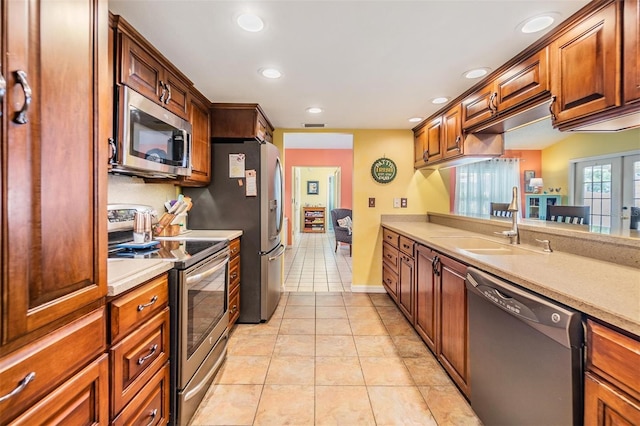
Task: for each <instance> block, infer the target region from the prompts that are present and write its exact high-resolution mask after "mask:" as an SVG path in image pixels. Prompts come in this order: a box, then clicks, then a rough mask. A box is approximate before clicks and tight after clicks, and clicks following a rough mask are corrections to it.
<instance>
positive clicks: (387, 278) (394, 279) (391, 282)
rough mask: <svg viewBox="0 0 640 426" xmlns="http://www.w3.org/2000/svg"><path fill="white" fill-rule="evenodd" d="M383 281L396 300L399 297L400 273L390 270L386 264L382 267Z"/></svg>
mask: <svg viewBox="0 0 640 426" xmlns="http://www.w3.org/2000/svg"><path fill="white" fill-rule="evenodd" d="M382 283H383V284H384V286H385V287H387V290H389V292H391V297H392V298H393V299H394V300H395V299H396V298H397V297H398V296H397V295H398V274H396V273H395V272H393V271H392V270H390V269H389V268H388V267H387V266H386V265H384V266H383V267H382Z"/></svg>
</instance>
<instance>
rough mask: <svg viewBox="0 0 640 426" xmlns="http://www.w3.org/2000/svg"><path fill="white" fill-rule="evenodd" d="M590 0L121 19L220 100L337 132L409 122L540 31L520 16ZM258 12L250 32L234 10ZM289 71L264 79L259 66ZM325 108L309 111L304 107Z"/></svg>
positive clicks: (173, 11) (225, 8) (369, 5)
mask: <svg viewBox="0 0 640 426" xmlns="http://www.w3.org/2000/svg"><path fill="white" fill-rule="evenodd" d="M586 3H587V1H586V0H548V1H547V0H501V1H490V0H472V1H466V0H440V1H437V0H416V1H409V0H407V1H405V0H377V1H364V0H363V1H361V0H343V1H333V0H315V1H314V0H295V1H294V0H289V1H277V0H274V1H267V0H265V1H253V2H244V1H237V0H236V1H218V0H195V1H194V0H126V1H123V0H120V1H113V0H112V1H110V3H109V8H110V10H111V11H112V12H113V13H115V14H120V15H122V16H123V17H124V18H125V19H126V20H127V21H129V22H130V23H131V24H132V25H133V26H134V27H135V28H136V29H138V31H139V32H140V33H141V34H143V35H144V36H145V37H146V38H147V39H148V40H149V41H150V42H151V43H152V44H153V45H154V46H156V48H158V50H160V51H161V52H163V54H164V55H165V56H166V57H167V58H168V59H169V60H170V61H172V62H173V63H174V64H175V65H176V66H177V67H178V68H179V69H180V70H181V71H182V72H184V74H186V75H187V76H188V77H189V78H190V79H191V80H192V81H193V83H194V84H195V86H196V87H197V88H198V89H199V90H200V91H201V92H202V93H203V94H204V95H205V96H207V98H209V99H210V100H211V101H213V102H252V103H253V102H255V103H259V104H260V105H261V106H262V107H263V109H264V110H265V112H266V113H267V115H268V117H269V119H270V120H271V122H272V124H273V125H274V126H275V127H277V128H292V129H296V128H302V123H325V124H326V127H328V128H332V129H410V128H412V127H414V126H415V123H409V122H408V121H407V120H408V118H410V117H413V116H421V117H427V116H429V115H430V114H432V113H434V112H436V111H437V110H438V109H439V108H440V107H441V106H437V105H433V104H431V103H430V100H431V99H432V98H434V97H438V96H449V97H455V96H457V95H459V94H461V93H462V92H463V91H465V90H466V89H468V88H469V87H471V86H472V85H473V84H474V83H475V82H476V81H473V80H467V79H464V78H463V77H462V73H463V72H464V71H466V70H469V69H471V68H475V67H490V68H491V69H495V68H497V67H499V66H500V65H502V64H503V63H505V62H506V61H507V60H509V59H510V58H512V57H513V56H515V55H516V54H517V53H519V52H520V51H522V50H523V49H525V48H526V47H527V46H529V45H530V44H531V43H533V42H534V41H535V40H537V39H538V38H539V37H541V36H542V35H543V34H544V32H543V33H537V34H528V35H527V34H523V33H520V32H517V31H516V27H517V26H518V24H520V23H521V22H522V21H524V20H525V19H527V18H529V17H532V16H535V15H538V14H540V13H543V12H548V11H553V12H557V13H559V14H560V16H561V20H564V19H566V18H568V17H569V16H570V15H571V14H572V13H574V12H575V11H577V10H578V9H580V8H581V7H582V6H584V5H585V4H586ZM247 11H250V12H254V13H256V14H258V15H259V16H261V17H262V19H263V20H264V22H265V29H264V30H263V31H262V32H259V33H249V32H246V31H243V30H242V29H240V28H239V27H238V26H237V25H236V23H235V19H236V17H237V16H238V15H239V14H241V13H244V12H247ZM264 67H275V68H278V69H279V70H281V71H282V73H283V76H282V78H280V79H278V80H267V79H265V78H263V77H262V76H260V75H259V74H258V69H259V68H264ZM310 106H318V107H321V108H323V109H324V112H323V113H321V114H315V115H313V114H309V113H307V112H306V111H305V109H306V108H307V107H310Z"/></svg>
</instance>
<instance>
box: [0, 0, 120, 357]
mask: <svg viewBox="0 0 640 426" xmlns="http://www.w3.org/2000/svg"><path fill="white" fill-rule="evenodd" d="M5 12H6V13H7V16H6V17H7V18H8V19H4V20H3V25H6V26H7V28H5V29H4V31H5V32H4V33H5V34H11V37H7V38H5V42H6V48H7V51H6V52H2V56H1V58H0V61H2V69H3V75H4V77H5V78H6V80H7V93H6V97H5V105H6V111H7V113H6V114H4V115H3V116H2V117H0V120H2V127H5V128H6V135H7V140H6V145H5V146H4V148H3V149H4V150H5V151H4V153H3V157H2V159H1V162H2V163H1V167H0V168H1V169H2V170H3V177H2V179H3V185H2V193H1V196H2V201H1V202H0V205H2V210H3V213H2V214H3V216H2V229H3V236H2V241H1V243H0V244H1V247H2V248H1V250H2V258H3V261H2V278H1V280H2V281H1V287H2V289H1V291H0V293H2V298H1V301H0V303H1V307H0V315H1V317H0V318H1V322H2V324H1V325H2V327H0V335H1V336H0V343H1V344H7V343H8V342H12V341H16V340H17V339H19V338H21V337H23V336H27V335H28V334H29V333H32V332H34V331H36V330H38V329H40V331H39V333H42V332H43V330H47V329H52V328H54V327H56V326H60V325H62V324H64V323H65V321H67V320H68V319H69V318H70V317H69V316H70V314H72V313H74V312H75V311H77V310H79V309H80V308H83V307H84V308H87V309H88V308H89V306H90V305H91V306H94V305H95V306H97V305H99V304H100V303H101V299H102V298H103V297H104V296H105V295H106V292H107V277H106V270H107V253H106V249H107V226H106V215H105V212H106V192H107V191H106V189H107V168H106V165H107V151H106V148H107V139H108V137H109V128H110V122H111V119H112V111H110V110H108V109H107V107H108V105H109V96H110V93H109V91H108V90H109V78H110V73H109V70H108V57H107V49H108V40H107V37H108V18H107V17H108V12H107V2H106V1H102V0H79V1H73V2H62V3H61V2H30V1H27V0H16V1H10V2H6V3H5ZM70 16H73V25H70V24H69V17H70ZM69 46H73V48H69ZM3 47H4V45H3ZM7 52H11V54H8V53H7ZM19 72H20V73H22V76H23V80H22V83H21V82H20V81H18V77H17V76H18V73H19ZM26 85H29V86H30V88H31V91H32V92H31V94H32V97H31V103H30V105H29V107H28V109H27V108H24V107H23V106H24V105H25V93H26V92H27V90H23V86H26ZM20 109H22V110H23V111H24V114H23V116H22V118H24V120H18V119H17V118H18V112H19V110H20ZM18 121H22V122H18ZM3 143H5V142H3ZM102 300H103V299H102ZM30 339H31V337H30V336H28V337H25V338H24V339H21V340H20V343H16V344H22V343H26V342H27V341H28V340H30ZM0 352H2V351H0Z"/></svg>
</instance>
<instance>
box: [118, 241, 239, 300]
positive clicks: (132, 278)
mask: <svg viewBox="0 0 640 426" xmlns="http://www.w3.org/2000/svg"><path fill="white" fill-rule="evenodd" d="M241 235H242V231H240V230H228V231H227V230H223V231H216V230H190V231H187V232H185V233H184V234H181V235H178V236H176V237H162V238H157V239H158V240H182V239H185V238H187V239H191V240H233V239H234V238H238V237H239V236H241ZM171 268H173V262H171V261H167V260H160V259H109V260H108V261H107V296H117V295H118V294H121V293H124V292H125V291H127V290H131V289H132V288H135V287H137V286H138V285H140V284H142V283H144V282H146V281H148V280H150V279H152V278H154V277H157V276H158V275H160V274H162V273H163V272H166V271H168V270H169V269H171Z"/></svg>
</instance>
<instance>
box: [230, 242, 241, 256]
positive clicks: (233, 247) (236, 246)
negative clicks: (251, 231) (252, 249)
mask: <svg viewBox="0 0 640 426" xmlns="http://www.w3.org/2000/svg"><path fill="white" fill-rule="evenodd" d="M238 254H240V238H236V239H235V240H231V241H230V242H229V256H231V257H233V256H235V255H238Z"/></svg>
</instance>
